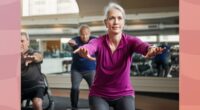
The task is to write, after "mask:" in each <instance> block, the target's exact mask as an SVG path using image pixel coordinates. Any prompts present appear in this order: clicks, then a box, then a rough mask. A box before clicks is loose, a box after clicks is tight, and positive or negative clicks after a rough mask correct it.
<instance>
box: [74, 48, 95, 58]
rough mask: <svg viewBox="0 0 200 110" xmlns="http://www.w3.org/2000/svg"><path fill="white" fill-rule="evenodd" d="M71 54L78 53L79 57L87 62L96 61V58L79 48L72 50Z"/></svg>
mask: <svg viewBox="0 0 200 110" xmlns="http://www.w3.org/2000/svg"><path fill="white" fill-rule="evenodd" d="M73 53H78V54H79V55H80V56H81V57H84V58H87V59H89V60H93V61H95V60H96V58H94V57H91V56H90V54H89V53H88V51H87V49H85V48H82V47H79V48H78V49H76V50H74V52H73Z"/></svg>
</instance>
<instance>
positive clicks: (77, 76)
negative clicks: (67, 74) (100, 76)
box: [70, 70, 95, 108]
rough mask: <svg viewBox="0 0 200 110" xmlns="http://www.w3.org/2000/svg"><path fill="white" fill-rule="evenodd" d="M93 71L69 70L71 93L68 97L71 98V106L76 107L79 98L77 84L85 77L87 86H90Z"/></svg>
mask: <svg viewBox="0 0 200 110" xmlns="http://www.w3.org/2000/svg"><path fill="white" fill-rule="evenodd" d="M94 75H95V71H94V70H93V71H86V72H79V71H75V70H72V72H71V83H72V88H71V93H70V99H71V106H72V108H77V107H78V99H79V86H80V83H81V81H82V79H85V80H86V82H87V83H88V86H89V87H91V85H92V83H93V79H94Z"/></svg>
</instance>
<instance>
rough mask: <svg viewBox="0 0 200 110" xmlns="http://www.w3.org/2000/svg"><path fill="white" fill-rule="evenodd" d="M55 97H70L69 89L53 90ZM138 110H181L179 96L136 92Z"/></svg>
mask: <svg viewBox="0 0 200 110" xmlns="http://www.w3.org/2000/svg"><path fill="white" fill-rule="evenodd" d="M51 92H52V95H53V96H62V97H69V96H70V90H69V89H51ZM80 98H82V99H88V90H81V91H80ZM135 101H136V108H137V110H179V98H178V94H171V93H141V92H136V99H135Z"/></svg>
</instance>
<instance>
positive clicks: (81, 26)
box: [79, 24, 90, 34]
mask: <svg viewBox="0 0 200 110" xmlns="http://www.w3.org/2000/svg"><path fill="white" fill-rule="evenodd" d="M83 29H88V30H90V27H89V26H88V25H87V24H82V25H80V26H79V34H80V33H81V30H83Z"/></svg>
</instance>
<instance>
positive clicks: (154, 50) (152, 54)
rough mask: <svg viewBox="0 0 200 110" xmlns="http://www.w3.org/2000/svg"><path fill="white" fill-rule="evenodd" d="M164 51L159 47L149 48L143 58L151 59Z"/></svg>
mask: <svg viewBox="0 0 200 110" xmlns="http://www.w3.org/2000/svg"><path fill="white" fill-rule="evenodd" d="M164 50H165V48H161V47H150V48H149V49H148V52H147V54H146V55H145V57H146V58H153V57H155V56H156V55H158V54H161V53H162V52H163V51H164Z"/></svg>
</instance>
